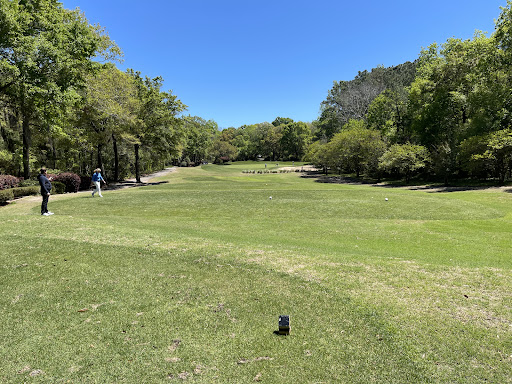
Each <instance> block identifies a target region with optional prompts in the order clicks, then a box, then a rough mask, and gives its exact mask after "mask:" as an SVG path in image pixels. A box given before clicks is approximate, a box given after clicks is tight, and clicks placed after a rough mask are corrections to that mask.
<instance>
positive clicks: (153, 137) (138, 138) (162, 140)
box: [128, 70, 187, 183]
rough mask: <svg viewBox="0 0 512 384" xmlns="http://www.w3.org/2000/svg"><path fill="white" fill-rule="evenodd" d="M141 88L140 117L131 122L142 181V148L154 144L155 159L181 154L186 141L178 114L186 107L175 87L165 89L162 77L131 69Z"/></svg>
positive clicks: (138, 113) (152, 155) (152, 152)
mask: <svg viewBox="0 0 512 384" xmlns="http://www.w3.org/2000/svg"><path fill="white" fill-rule="evenodd" d="M128 74H129V75H130V76H131V77H132V78H133V80H134V82H135V86H136V88H137V99H138V105H139V106H138V110H137V121H136V123H135V124H133V125H132V126H131V134H132V140H133V145H134V155H135V178H136V181H137V182H139V183H140V181H141V180H140V149H141V148H144V147H148V148H151V151H150V153H148V157H149V158H151V159H152V161H160V160H162V159H164V160H165V159H170V158H172V157H175V158H177V157H180V156H181V151H182V149H183V147H184V143H185V142H186V134H185V131H184V127H183V121H182V120H181V119H179V118H178V115H179V114H180V113H181V112H183V111H184V110H186V108H187V106H186V105H185V104H183V103H182V102H181V101H180V100H179V99H178V98H177V96H176V95H173V94H172V92H171V91H169V92H163V91H161V87H162V85H163V79H162V78H161V77H155V78H152V79H151V78H149V77H147V76H146V77H145V78H143V77H142V76H141V74H140V72H135V71H133V70H128Z"/></svg>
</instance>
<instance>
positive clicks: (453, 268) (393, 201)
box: [0, 162, 512, 383]
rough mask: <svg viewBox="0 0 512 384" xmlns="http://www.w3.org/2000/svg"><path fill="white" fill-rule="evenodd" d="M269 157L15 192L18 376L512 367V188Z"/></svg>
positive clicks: (442, 371) (380, 374)
mask: <svg viewBox="0 0 512 384" xmlns="http://www.w3.org/2000/svg"><path fill="white" fill-rule="evenodd" d="M295 165H296V166H298V167H300V166H301V165H302V164H300V163H297V164H295ZM264 166H265V165H264V163H262V162H252V163H235V164H231V165H224V166H216V165H206V166H203V167H202V168H194V169H179V170H178V171H177V172H174V173H172V174H171V175H169V176H167V177H165V178H163V179H161V180H160V181H168V183H161V184H159V185H151V186H145V187H140V188H134V189H128V190H120V191H115V192H110V191H105V193H104V196H105V197H104V198H103V199H99V198H94V199H93V198H91V197H90V195H89V194H78V195H63V196H52V197H51V199H50V204H49V206H50V209H51V210H52V211H54V212H55V213H56V214H55V215H54V216H51V217H41V216H39V215H38V212H39V203H40V202H39V200H37V199H31V198H27V199H24V200H23V201H20V202H17V203H16V204H12V205H10V206H7V207H3V208H1V209H0V219H1V222H0V228H1V229H0V239H1V242H2V248H1V251H0V274H1V275H0V278H1V283H0V287H1V288H0V292H1V299H0V306H1V308H2V311H1V315H0V320H1V321H0V341H1V342H0V357H1V361H0V381H1V382H6V383H11V382H12V383H18V382H48V383H50V382H51V383H53V382H66V381H67V380H70V381H71V382H84V383H89V382H98V383H104V382H127V383H141V382H169V381H170V382H173V381H176V382H181V381H183V380H186V381H191V382H203V383H212V382H218V383H246V382H254V381H261V382H267V383H282V382H290V381H292V382H293V381H294V382H297V383H302V382H305V383H316V382H329V383H334V382H346V383H370V382H375V383H383V382H386V383H411V382H417V383H425V382H438V383H445V382H453V383H457V382H458V383H468V382H471V383H478V382H495V383H507V382H511V376H510V366H511V364H512V342H511V340H512V311H511V308H512V294H511V292H512V272H511V266H512V256H511V252H510V251H511V232H512V222H511V218H512V215H511V214H512V194H510V193H506V192H503V191H500V190H488V191H465V192H454V193H428V192H422V191H409V190H404V189H399V188H389V189H388V188H377V187H372V186H368V185H361V186H358V185H336V184H322V183H317V182H315V181H314V179H311V178H301V177H300V174H299V173H295V172H292V173H274V174H247V173H243V171H244V170H248V169H258V170H259V169H264ZM283 166H292V164H291V163H287V164H281V163H280V164H279V167H283ZM270 167H275V169H279V168H277V165H276V164H270V163H267V169H268V168H270ZM270 196H272V199H270V198H269V197H270ZM386 198H387V199H388V200H387V201H386V200H385V199H386ZM280 314H288V315H290V316H291V321H292V332H291V335H290V336H287V337H282V336H277V335H275V334H274V331H275V330H277V321H278V316H279V315H280Z"/></svg>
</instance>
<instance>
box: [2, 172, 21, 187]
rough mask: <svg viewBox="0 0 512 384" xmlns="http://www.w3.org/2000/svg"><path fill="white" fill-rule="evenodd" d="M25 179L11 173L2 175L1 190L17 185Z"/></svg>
mask: <svg viewBox="0 0 512 384" xmlns="http://www.w3.org/2000/svg"><path fill="white" fill-rule="evenodd" d="M22 180H23V179H21V178H18V177H16V176H11V175H0V190H1V189H8V188H12V187H17V186H18V184H19V183H20V181H22Z"/></svg>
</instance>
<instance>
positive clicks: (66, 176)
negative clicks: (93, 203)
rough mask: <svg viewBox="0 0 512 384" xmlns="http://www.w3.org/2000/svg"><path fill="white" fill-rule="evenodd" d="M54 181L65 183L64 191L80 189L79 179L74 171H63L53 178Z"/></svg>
mask: <svg viewBox="0 0 512 384" xmlns="http://www.w3.org/2000/svg"><path fill="white" fill-rule="evenodd" d="M53 180H54V181H56V182H59V183H62V184H64V185H65V190H64V192H74V193H75V192H78V190H79V189H80V184H81V179H80V176H78V175H77V174H76V173H72V172H64V173H60V174H58V175H57V176H55V177H54V178H53Z"/></svg>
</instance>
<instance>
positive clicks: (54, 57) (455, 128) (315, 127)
mask: <svg viewBox="0 0 512 384" xmlns="http://www.w3.org/2000/svg"><path fill="white" fill-rule="evenodd" d="M511 4H512V2H511V1H510V0H509V1H508V4H507V7H504V8H503V9H502V12H501V14H500V15H499V17H498V19H497V20H496V27H495V31H494V32H493V33H492V34H490V35H489V36H487V35H485V34H484V33H482V32H476V33H475V35H474V37H473V38H472V39H468V40H461V39H456V38H452V39H449V40H448V41H446V42H445V43H444V44H441V45H438V44H432V45H430V46H429V47H427V48H425V49H424V50H422V52H420V53H419V57H418V59H417V60H415V61H414V62H406V63H403V64H400V65H397V66H393V67H389V68H385V67H383V66H378V67H376V68H373V69H372V70H371V71H362V72H359V74H358V75H357V76H356V77H355V78H354V79H353V80H350V81H334V82H333V87H332V88H331V89H330V90H328V94H327V98H326V100H324V101H323V102H322V103H321V105H320V114H319V117H318V119H317V120H315V121H313V122H300V121H298V122H297V121H293V120H292V119H290V118H287V117H277V118H276V119H275V120H274V121H272V122H262V123H259V124H253V125H243V126H241V127H237V128H235V127H231V128H227V129H223V130H219V129H218V126H217V124H216V123H215V122H214V121H212V120H208V121H207V120H205V119H202V118H201V117H198V116H190V115H185V114H184V112H185V111H186V108H187V106H186V105H185V104H184V103H182V102H181V101H180V100H179V99H178V97H177V96H176V95H174V94H173V93H172V91H169V90H167V91H166V90H163V89H162V88H163V81H164V79H162V78H161V77H156V78H149V77H147V76H144V75H143V74H141V73H140V72H138V71H137V70H135V69H130V70H128V71H126V72H122V71H120V70H119V69H117V68H116V65H115V63H116V60H118V59H119V58H120V57H121V55H122V52H121V49H120V48H119V47H118V46H117V45H116V44H115V43H114V42H113V41H112V40H111V39H110V38H109V36H108V34H107V33H106V32H105V31H104V30H103V29H102V28H101V27H100V26H97V25H91V24H90V23H89V22H88V20H87V19H86V18H85V15H83V14H82V13H80V11H79V10H67V9H65V8H63V7H62V5H61V4H60V3H58V2H56V1H53V0H26V1H12V0H0V173H2V174H10V175H16V176H22V177H24V178H29V177H30V176H31V175H32V174H33V173H34V170H36V169H37V168H39V167H41V166H46V167H48V168H50V169H52V170H56V171H69V172H74V173H77V174H82V175H85V174H90V172H91V170H92V169H94V168H96V167H100V168H102V169H103V170H104V173H105V174H106V175H107V176H108V177H109V178H110V179H113V180H120V179H123V178H126V177H128V176H130V175H135V176H136V178H137V179H139V180H140V175H141V173H147V172H151V171H153V170H157V169H161V168H162V167H164V166H165V165H168V164H175V165H181V166H189V165H197V164H201V163H202V162H205V161H207V162H218V163H223V162H228V161H236V160H254V159H266V160H268V161H278V160H304V161H308V162H311V163H313V164H315V165H317V166H319V167H321V168H322V169H323V170H324V171H326V172H329V171H330V172H335V173H340V174H341V173H349V174H355V175H356V176H358V177H361V176H364V177H370V178H377V179H378V178H381V177H384V176H387V177H394V178H402V179H404V180H406V181H408V180H409V179H411V178H413V177H418V176H421V177H422V178H424V179H436V180H444V181H445V182H446V183H448V182H450V181H452V180H456V179H475V180H490V181H493V182H496V183H500V184H503V183H505V182H507V181H508V180H510V179H511V178H512V125H511V123H512V98H511V92H512V91H511V90H512V31H511V25H512V11H511Z"/></svg>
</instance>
